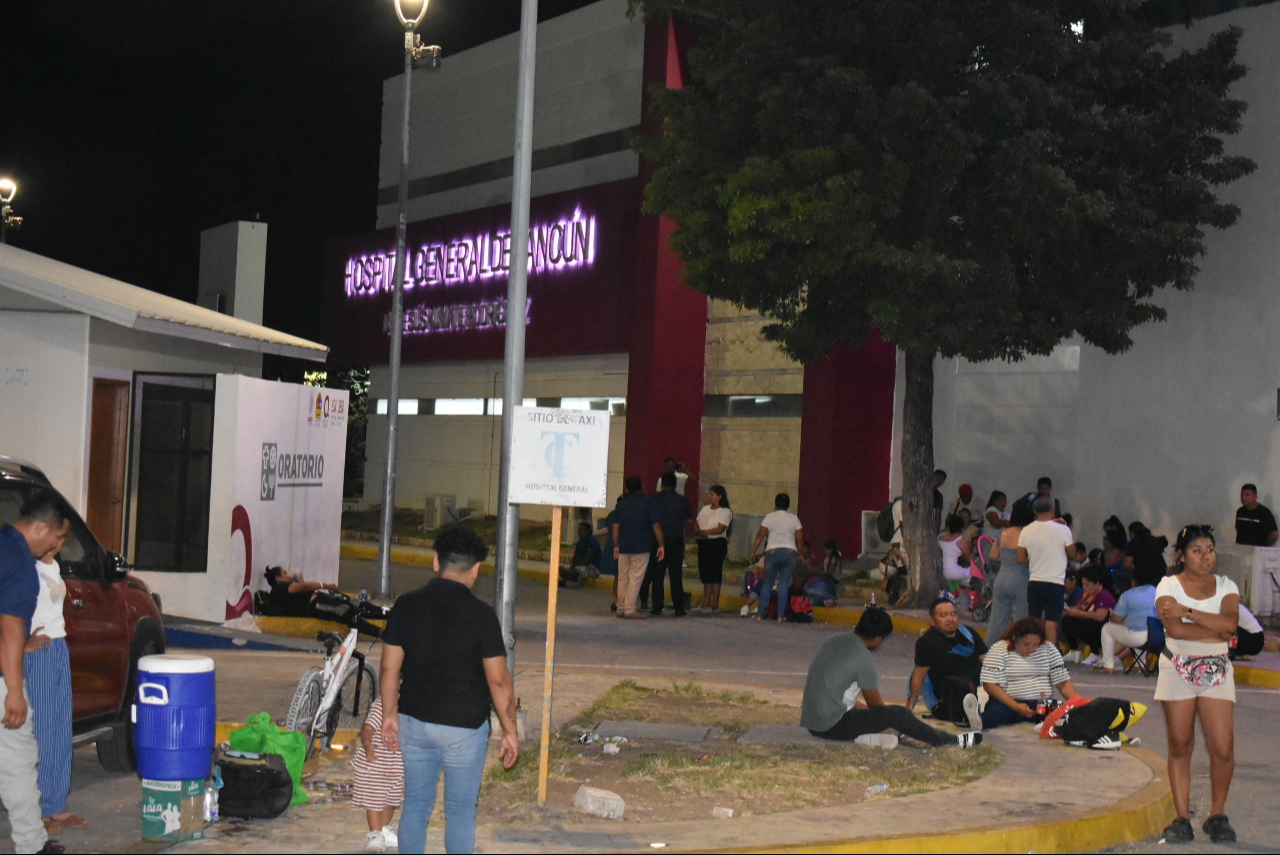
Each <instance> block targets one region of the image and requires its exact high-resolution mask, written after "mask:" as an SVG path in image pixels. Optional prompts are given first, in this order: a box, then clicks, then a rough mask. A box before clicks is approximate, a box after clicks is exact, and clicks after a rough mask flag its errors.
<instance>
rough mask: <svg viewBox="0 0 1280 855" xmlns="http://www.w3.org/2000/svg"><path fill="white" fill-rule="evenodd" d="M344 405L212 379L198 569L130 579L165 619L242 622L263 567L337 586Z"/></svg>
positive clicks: (249, 382)
mask: <svg viewBox="0 0 1280 855" xmlns="http://www.w3.org/2000/svg"><path fill="white" fill-rule="evenodd" d="M347 404H348V401H347V393H346V392H345V391H339V390H335V389H321V388H317V387H315V386H299V385H295V384H291V383H275V382H271V381H267V380H258V379H255V378H252V377H243V376H239V375H227V374H219V375H218V376H217V383H216V391H215V399H214V424H213V474H212V479H211V483H210V506H209V561H208V571H207V572H205V573H199V574H194V573H193V574H182V573H140V574H139V575H140V576H142V577H143V578H145V579H146V581H147V584H149V585H150V586H151V588H152V590H154V591H156V592H157V593H159V594H160V595H161V597H162V598H163V600H164V606H165V612H166V613H167V614H172V615H180V616H182V617H190V618H196V619H199V620H209V621H217V622H222V621H226V620H230V619H233V618H236V617H238V616H240V615H242V614H245V613H247V612H249V611H250V610H251V608H252V602H253V593H254V592H255V591H257V590H259V589H264V588H265V583H264V582H263V571H264V570H265V569H266V568H267V567H268V566H270V565H276V564H278V565H281V566H283V567H285V568H287V569H289V570H290V571H300V572H301V573H302V574H303V576H304V577H305V578H306V579H308V580H311V581H317V582H336V581H338V553H339V545H340V531H341V528H342V474H343V469H344V468H345V465H346V438H347Z"/></svg>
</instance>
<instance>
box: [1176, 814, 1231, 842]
mask: <svg viewBox="0 0 1280 855" xmlns="http://www.w3.org/2000/svg"><path fill="white" fill-rule="evenodd" d="M1209 819H1213V817H1209ZM1223 819H1224V820H1225V819H1226V817H1225V816H1224V817H1223ZM1208 824H1209V823H1208V821H1206V822H1205V825H1208ZM1160 838H1161V839H1162V840H1163V841H1164V842H1165V843H1190V842H1191V841H1192V840H1195V839H1196V833H1195V830H1194V829H1192V827H1191V820H1189V819H1187V818H1186V817H1185V816H1180V817H1178V818H1177V819H1175V820H1174V821H1173V822H1171V823H1169V825H1168V826H1167V827H1166V828H1165V830H1164V832H1163V833H1162V834H1161V835H1160Z"/></svg>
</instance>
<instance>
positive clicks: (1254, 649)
mask: <svg viewBox="0 0 1280 855" xmlns="http://www.w3.org/2000/svg"><path fill="white" fill-rule="evenodd" d="M1236 637H1237V638H1236V646H1235V647H1234V648H1232V649H1231V650H1228V651H1227V652H1228V653H1230V654H1231V658H1232V659H1235V658H1236V657H1237V656H1257V655H1258V654H1259V653H1261V652H1262V648H1263V647H1264V646H1265V645H1266V642H1267V636H1266V633H1262V632H1245V631H1244V630H1237V632H1236Z"/></svg>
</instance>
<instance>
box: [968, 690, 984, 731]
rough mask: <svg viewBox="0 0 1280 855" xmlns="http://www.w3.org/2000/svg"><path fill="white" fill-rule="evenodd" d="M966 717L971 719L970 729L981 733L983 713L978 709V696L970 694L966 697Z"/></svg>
mask: <svg viewBox="0 0 1280 855" xmlns="http://www.w3.org/2000/svg"><path fill="white" fill-rule="evenodd" d="M964 716H965V718H967V719H969V727H970V728H971V729H973V730H976V731H979V732H981V730H982V713H981V711H979V709H978V696H977V695H974V694H969V695H965V696H964Z"/></svg>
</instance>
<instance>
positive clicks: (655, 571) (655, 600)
mask: <svg viewBox="0 0 1280 855" xmlns="http://www.w3.org/2000/svg"><path fill="white" fill-rule="evenodd" d="M662 548H663V550H664V552H663V556H662V560H661V561H659V560H658V554H657V552H656V551H655V552H654V553H653V554H652V555H650V556H649V569H648V570H647V571H646V572H645V574H644V582H642V583H641V585H640V599H641V600H646V599H647V600H649V605H650V609H649V611H651V612H653V613H655V614H656V613H657V612H660V611H662V608H663V606H664V604H665V603H664V600H663V583H662V577H663V575H666V576H668V577H670V579H671V605H672V606H673V607H674V608H675V610H676V613H677V614H684V540H683V539H681V538H678V537H673V538H670V539H668V540H666V541H665V542H664V543H663V544H662Z"/></svg>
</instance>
